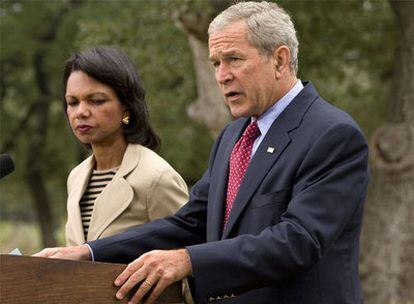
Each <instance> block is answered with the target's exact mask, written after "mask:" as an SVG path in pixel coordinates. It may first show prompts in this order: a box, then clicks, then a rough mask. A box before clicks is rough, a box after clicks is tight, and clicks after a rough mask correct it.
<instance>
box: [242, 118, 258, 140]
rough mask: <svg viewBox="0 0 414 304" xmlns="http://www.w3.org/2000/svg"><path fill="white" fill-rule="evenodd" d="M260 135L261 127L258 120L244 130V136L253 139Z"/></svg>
mask: <svg viewBox="0 0 414 304" xmlns="http://www.w3.org/2000/svg"><path fill="white" fill-rule="evenodd" d="M259 135H260V129H259V126H258V125H257V120H255V121H253V122H252V123H251V124H250V125H248V126H247V128H246V130H244V133H243V136H246V137H248V138H250V139H251V140H255V139H256V138H257V137H259Z"/></svg>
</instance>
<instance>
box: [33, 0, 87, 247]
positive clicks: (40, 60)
mask: <svg viewBox="0 0 414 304" xmlns="http://www.w3.org/2000/svg"><path fill="white" fill-rule="evenodd" d="M80 3H81V1H74V0H72V1H70V2H69V3H68V5H65V6H62V8H61V9H60V10H59V11H58V12H57V13H56V14H55V15H54V16H52V19H51V20H50V23H49V24H50V25H49V26H48V27H47V28H46V30H45V31H44V32H42V33H40V35H39V37H38V40H39V42H40V43H41V45H42V46H43V47H40V48H39V49H38V50H37V51H36V52H35V54H34V57H33V69H34V72H35V81H36V85H37V89H38V91H39V94H38V95H39V97H38V100H37V102H35V103H33V113H32V115H31V118H32V124H33V127H32V129H31V135H30V136H28V138H27V141H28V150H27V163H26V182H27V184H28V187H29V189H30V191H31V193H32V197H33V204H34V209H35V212H36V214H37V218H38V222H39V225H40V230H41V236H42V244H43V247H51V246H56V239H55V237H54V229H55V224H54V217H53V215H52V211H51V210H52V209H51V205H50V198H49V194H48V192H47V188H46V181H45V175H46V176H47V173H46V174H45V173H44V171H45V170H44V168H43V167H42V160H46V157H45V156H44V147H45V145H46V138H47V128H48V125H49V108H50V104H51V103H52V100H53V96H52V94H51V91H50V89H49V83H50V82H51V81H50V79H49V77H48V73H47V71H46V60H47V55H48V46H49V45H50V44H51V43H52V42H53V41H54V40H55V39H56V35H57V30H58V28H59V26H60V24H61V23H62V21H63V17H64V16H65V15H66V14H67V12H68V11H69V9H70V8H71V6H72V5H79V4H80ZM49 170H50V169H48V170H47V171H49ZM47 171H46V172H47Z"/></svg>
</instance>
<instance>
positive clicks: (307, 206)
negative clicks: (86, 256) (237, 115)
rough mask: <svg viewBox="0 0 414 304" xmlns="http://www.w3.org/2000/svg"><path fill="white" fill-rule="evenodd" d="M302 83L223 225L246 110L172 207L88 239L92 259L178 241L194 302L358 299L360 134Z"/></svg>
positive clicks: (319, 303) (119, 257) (292, 303)
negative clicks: (184, 199)
mask: <svg viewBox="0 0 414 304" xmlns="http://www.w3.org/2000/svg"><path fill="white" fill-rule="evenodd" d="M304 85H305V87H304V89H303V90H302V91H301V92H300V93H299V94H298V96H296V97H295V98H294V100H293V101H292V102H291V103H290V105H289V106H288V107H287V108H286V109H285V110H284V112H282V114H281V115H280V116H279V117H278V118H277V120H276V121H275V122H274V123H273V125H272V127H271V128H270V130H269V131H268V133H267V135H266V136H265V138H264V139H263V141H262V143H261V144H260V146H259V148H258V150H257V151H256V153H255V155H254V157H253V158H252V160H251V163H250V165H249V167H248V169H247V172H246V175H245V178H244V180H243V182H242V184H241V186H240V189H239V192H238V194H237V196H236V199H235V202H234V205H233V209H232V211H231V214H230V217H229V221H228V224H227V226H226V228H225V230H224V231H223V227H222V223H223V213H224V211H223V208H224V201H225V193H226V185H227V178H228V171H229V169H228V168H229V157H230V153H231V151H232V148H233V146H234V144H235V143H236V141H237V140H238V138H239V137H240V136H241V134H242V133H243V130H244V129H245V127H246V126H247V124H248V123H249V121H250V119H248V118H246V119H238V120H236V121H234V122H233V123H231V124H229V125H228V126H227V127H226V128H225V129H224V130H223V131H222V132H221V134H220V136H219V137H218V139H217V141H216V143H215V145H214V147H213V149H212V152H211V157H210V161H209V167H208V170H207V171H206V172H205V174H204V175H203V177H202V178H201V180H200V181H199V182H198V183H197V184H196V185H195V186H194V187H193V188H192V190H191V193H190V200H189V202H188V203H187V204H186V205H185V206H184V207H183V208H182V209H180V210H179V211H178V213H177V214H176V215H174V216H171V217H167V218H165V219H161V220H157V221H154V222H151V223H149V224H146V225H143V226H140V227H136V228H133V229H132V230H129V231H127V232H125V233H123V234H120V235H118V236H114V237H111V238H108V239H101V240H97V241H94V242H91V243H89V244H90V246H91V248H92V250H93V252H94V256H95V259H96V260H97V261H107V262H118V263H119V262H124V263H127V262H130V261H132V260H133V259H135V258H137V257H138V256H139V255H140V254H142V253H144V252H147V251H149V250H152V249H172V248H179V247H186V248H187V249H188V251H189V254H190V257H191V262H192V266H193V277H192V278H191V279H192V283H193V288H192V291H193V295H194V298H195V300H196V302H197V303H208V302H213V301H221V302H222V303H246V304H256V303H276V304H345V303H347V304H348V303H349V304H351V303H352V304H356V303H362V294H361V288H360V282H359V275H358V254H359V235H360V231H361V224H362V211H363V202H364V198H365V195H366V188H367V184H368V179H369V173H368V164H367V163H368V147H367V143H366V140H365V138H364V136H363V135H362V133H361V131H360V129H359V128H358V126H357V125H356V123H355V122H354V121H353V120H352V118H350V116H348V115H347V114H346V113H344V112H342V111H341V110H339V109H337V108H335V107H334V106H332V105H330V104H329V103H327V102H325V101H324V100H323V99H322V98H321V97H320V96H319V94H318V93H317V91H316V90H315V88H314V87H313V85H312V84H311V83H304ZM268 148H273V152H272V151H271V150H272V149H268Z"/></svg>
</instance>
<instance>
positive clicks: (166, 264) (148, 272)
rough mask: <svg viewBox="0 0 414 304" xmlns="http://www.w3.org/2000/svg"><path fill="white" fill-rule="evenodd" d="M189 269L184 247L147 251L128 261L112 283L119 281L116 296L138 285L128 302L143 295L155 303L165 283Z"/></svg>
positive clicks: (135, 302)
mask: <svg viewBox="0 0 414 304" xmlns="http://www.w3.org/2000/svg"><path fill="white" fill-rule="evenodd" d="M191 273H192V266H191V261H190V259H189V256H188V253H187V251H186V250H185V249H178V250H154V251H150V252H148V253H146V254H144V255H142V256H141V257H140V258H138V259H137V260H135V261H134V262H132V263H131V264H129V265H128V266H127V267H126V268H125V270H124V271H123V272H122V273H121V274H120V275H119V276H118V277H117V278H116V279H115V285H116V286H121V285H122V286H121V287H120V288H119V290H118V292H117V294H116V298H117V299H119V300H121V299H123V298H124V297H125V296H126V295H127V293H128V292H129V291H130V290H131V289H132V288H134V286H136V285H139V287H138V289H137V291H136V292H135V294H134V295H133V297H132V298H131V300H130V302H129V303H130V304H137V303H138V302H139V301H141V300H142V299H143V298H144V297H147V299H146V301H145V303H148V304H151V303H155V301H156V299H157V298H158V297H159V296H160V295H161V294H162V292H163V291H164V290H165V289H166V288H167V287H168V286H169V285H171V284H172V283H174V282H176V281H179V280H182V279H183V278H184V277H186V276H188V275H190V274H191Z"/></svg>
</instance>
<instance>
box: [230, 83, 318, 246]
mask: <svg viewBox="0 0 414 304" xmlns="http://www.w3.org/2000/svg"><path fill="white" fill-rule="evenodd" d="M304 85H305V87H304V89H303V90H302V91H301V92H300V93H299V94H298V95H297V96H296V97H295V98H294V99H293V100H292V102H291V103H290V104H289V106H288V107H287V108H286V109H285V110H284V111H283V112H282V113H281V114H280V116H279V117H278V118H277V119H276V120H275V121H274V122H273V124H272V126H271V128H270V129H269V131H268V132H267V134H266V137H265V138H264V139H263V141H262V142H261V144H260V146H259V147H258V149H257V151H256V153H255V155H254V156H253V158H252V160H251V162H250V164H249V167H248V168H247V171H246V174H245V177H244V180H243V182H242V183H241V185H240V188H239V192H238V193H237V195H236V198H235V200H234V203H233V208H232V210H231V212H230V216H229V219H228V222H227V225H226V227H225V230H224V231H223V235H222V238H223V239H224V238H226V237H227V236H228V235H229V233H230V232H231V229H232V228H233V227H234V225H235V223H236V221H237V219H238V218H239V216H240V215H241V213H242V212H243V210H244V209H245V208H246V206H247V204H248V203H249V202H250V199H251V197H252V196H253V194H254V192H255V191H256V189H257V188H258V186H259V185H260V183H261V182H262V180H263V178H264V177H265V176H266V174H267V172H268V171H269V170H270V169H271V168H272V167H273V166H274V164H275V163H276V161H277V160H278V159H279V157H280V155H281V154H282V153H283V151H284V150H285V149H286V147H287V146H288V145H289V143H290V141H291V138H290V136H289V132H290V131H291V130H293V129H295V128H297V127H298V126H299V125H300V123H301V120H302V119H303V116H304V115H305V113H306V111H307V110H308V108H309V107H310V105H311V104H312V103H313V101H314V100H315V99H316V98H317V97H318V94H317V92H316V90H315V88H314V87H313V85H312V84H311V83H304ZM233 145H234V144H233ZM268 148H274V151H273V153H270V152H268ZM227 175H228V172H227Z"/></svg>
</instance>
